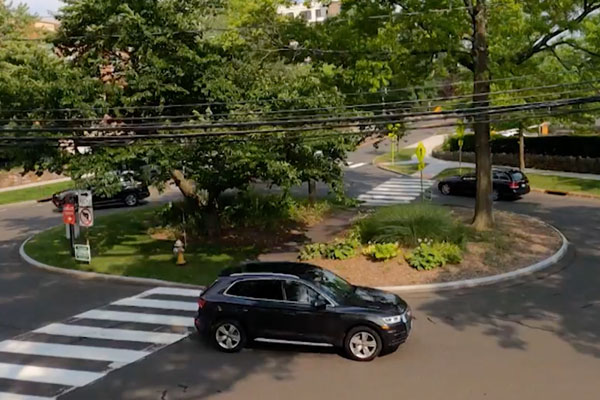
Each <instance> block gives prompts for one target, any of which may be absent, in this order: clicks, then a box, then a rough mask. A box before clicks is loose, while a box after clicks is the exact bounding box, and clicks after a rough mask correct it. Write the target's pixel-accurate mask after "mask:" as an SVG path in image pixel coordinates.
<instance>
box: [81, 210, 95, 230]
mask: <svg viewBox="0 0 600 400" xmlns="http://www.w3.org/2000/svg"><path fill="white" fill-rule="evenodd" d="M79 225H80V226H83V227H84V228H89V227H90V226H93V225H94V209H93V208H92V207H81V208H80V209H79Z"/></svg>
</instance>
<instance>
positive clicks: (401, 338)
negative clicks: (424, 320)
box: [381, 313, 413, 348]
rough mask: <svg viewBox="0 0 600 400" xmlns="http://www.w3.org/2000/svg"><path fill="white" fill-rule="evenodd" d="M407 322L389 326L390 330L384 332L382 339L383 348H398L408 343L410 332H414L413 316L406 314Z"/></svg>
mask: <svg viewBox="0 0 600 400" xmlns="http://www.w3.org/2000/svg"><path fill="white" fill-rule="evenodd" d="M405 316H406V317H405V320H403V321H402V322H400V323H398V324H394V325H389V328H388V329H386V330H383V334H382V335H381V336H382V337H381V339H382V341H383V347H384V348H386V347H396V346H399V345H401V344H402V343H404V342H406V339H408V336H409V335H410V331H411V330H412V324H413V317H412V315H411V314H410V313H409V314H405Z"/></svg>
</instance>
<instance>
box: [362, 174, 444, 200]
mask: <svg viewBox="0 0 600 400" xmlns="http://www.w3.org/2000/svg"><path fill="white" fill-rule="evenodd" d="M433 184H434V181H430V180H423V190H427V189H429V188H431V186H433ZM420 197H421V181H420V180H419V179H416V178H393V179H390V180H388V181H386V182H384V183H382V184H380V185H379V186H376V187H375V188H373V189H371V190H369V191H368V192H367V193H364V194H361V195H360V196H358V200H360V201H362V202H363V203H364V204H366V205H370V206H388V205H393V204H406V203H410V202H411V201H414V200H416V199H418V198H420Z"/></svg>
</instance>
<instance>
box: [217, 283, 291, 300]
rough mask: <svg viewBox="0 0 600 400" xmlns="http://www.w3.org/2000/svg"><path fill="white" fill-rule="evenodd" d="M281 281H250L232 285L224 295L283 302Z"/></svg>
mask: <svg viewBox="0 0 600 400" xmlns="http://www.w3.org/2000/svg"><path fill="white" fill-rule="evenodd" d="M281 284H282V281H281V280H277V279H252V280H244V281H239V282H236V283H234V284H233V286H231V287H230V288H229V289H227V291H226V292H225V294H226V295H230V296H240V297H248V298H251V299H260V300H283V288H282V286H281Z"/></svg>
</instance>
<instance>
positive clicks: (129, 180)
mask: <svg viewBox="0 0 600 400" xmlns="http://www.w3.org/2000/svg"><path fill="white" fill-rule="evenodd" d="M120 185H121V190H119V192H117V193H116V194H115V195H113V196H110V197H108V196H103V195H100V194H97V193H95V192H94V189H93V188H90V190H91V191H92V201H93V204H94V207H101V206H109V205H113V204H114V205H117V204H119V205H120V204H124V205H126V206H128V207H134V206H137V205H138V204H139V202H140V200H143V199H145V198H147V197H149V196H150V190H149V189H148V186H146V185H145V184H144V183H142V182H139V181H137V180H135V178H134V177H133V175H132V174H126V173H122V174H121V175H120ZM77 193H78V190H76V189H68V190H63V191H62V192H58V193H55V194H54V195H52V203H53V204H54V206H55V207H56V208H58V209H59V210H62V207H63V205H64V204H65V203H71V204H77Z"/></svg>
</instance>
